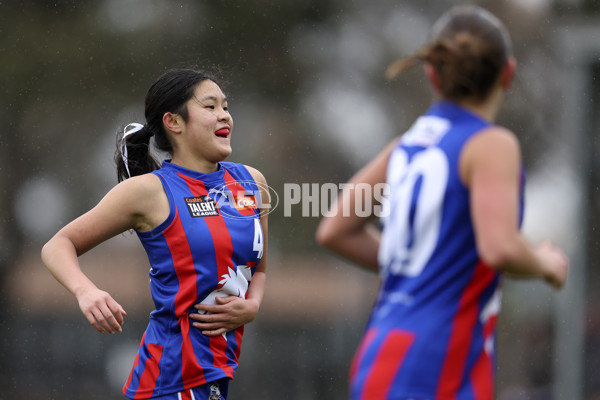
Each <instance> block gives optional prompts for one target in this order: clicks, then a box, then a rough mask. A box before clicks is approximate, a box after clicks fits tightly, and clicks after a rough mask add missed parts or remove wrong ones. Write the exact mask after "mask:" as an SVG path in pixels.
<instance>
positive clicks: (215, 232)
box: [179, 171, 236, 378]
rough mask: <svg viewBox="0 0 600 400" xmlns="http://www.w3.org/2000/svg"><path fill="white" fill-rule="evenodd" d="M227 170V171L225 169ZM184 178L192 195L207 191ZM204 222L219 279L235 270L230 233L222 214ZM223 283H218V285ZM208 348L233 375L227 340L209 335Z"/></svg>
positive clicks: (199, 183) (216, 361)
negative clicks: (229, 363) (212, 247)
mask: <svg viewBox="0 0 600 400" xmlns="http://www.w3.org/2000/svg"><path fill="white" fill-rule="evenodd" d="M225 172H227V171H225ZM179 176H180V177H181V178H182V179H184V180H185V181H186V183H187V185H188V187H189V189H190V191H191V192H192V195H194V196H206V195H208V191H207V190H206V186H205V185H204V182H202V181H199V180H196V179H191V178H189V177H187V176H185V175H181V174H180V175H179ZM204 222H205V223H206V226H207V227H208V230H209V232H210V235H211V237H212V240H213V245H214V249H215V259H216V264H217V279H218V280H219V281H220V280H221V278H222V277H223V276H226V275H229V269H230V268H231V269H232V270H235V268H236V267H235V265H234V264H233V259H232V257H233V244H232V242H231V235H230V234H229V230H228V228H227V225H226V224H225V221H224V220H223V216H222V215H219V216H214V217H205V218H204ZM221 286H223V284H221V283H219V287H221ZM209 349H210V351H211V352H212V353H213V365H214V366H215V367H217V368H221V369H223V370H224V371H225V373H226V374H227V375H228V376H229V377H231V378H232V377H233V368H232V367H231V366H229V365H227V361H229V358H228V357H227V354H226V353H225V350H226V349H227V340H226V339H225V338H224V337H223V336H217V337H211V338H210V341H209Z"/></svg>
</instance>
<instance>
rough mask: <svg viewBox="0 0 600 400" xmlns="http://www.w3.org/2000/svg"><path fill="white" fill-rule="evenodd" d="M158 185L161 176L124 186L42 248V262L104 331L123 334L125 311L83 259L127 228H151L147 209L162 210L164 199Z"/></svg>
mask: <svg viewBox="0 0 600 400" xmlns="http://www.w3.org/2000/svg"><path fill="white" fill-rule="evenodd" d="M157 185H160V182H159V181H158V178H156V177H154V176H151V175H147V176H140V177H136V178H131V179H128V180H126V181H124V182H122V183H120V184H119V185H117V186H115V187H114V188H113V189H112V190H111V191H110V192H108V193H107V194H106V196H105V197H104V198H103V199H102V200H101V201H100V202H99V203H98V205H97V206H96V207H94V208H93V209H92V210H90V211H88V212H87V213H85V214H83V215H82V216H80V217H79V218H77V219H75V220H74V221H72V222H71V223H69V224H68V225H66V226H65V227H64V228H62V229H61V230H60V231H59V232H58V233H56V235H54V237H52V238H51V239H50V240H49V241H48V242H47V243H46V244H45V245H44V247H43V248H42V261H43V262H44V264H45V265H46V267H47V268H48V270H50V272H51V273H52V275H53V276H54V277H55V278H56V280H58V281H59V282H60V283H61V284H62V285H63V286H64V287H65V288H66V289H67V290H68V291H69V292H71V293H72V294H73V295H74V296H75V297H76V298H77V301H78V303H79V307H80V309H81V311H82V313H83V314H84V315H85V317H86V318H87V320H88V321H89V322H90V324H92V326H94V328H96V330H98V331H99V332H101V333H105V332H109V333H115V332H117V331H119V332H120V331H121V326H122V325H123V316H124V315H126V313H125V310H123V307H121V305H120V304H118V303H117V302H116V301H115V300H114V299H113V298H112V297H111V296H110V294H108V293H106V292H105V291H103V290H100V289H99V288H98V287H97V286H96V285H95V284H94V283H93V282H92V281H91V280H90V279H89V278H88V277H87V276H86V275H85V274H84V273H83V272H82V270H81V268H80V265H79V260H78V256H80V255H82V254H84V253H85V252H87V251H89V250H90V249H92V248H93V247H95V246H97V245H98V244H100V243H102V242H103V241H105V240H107V239H109V238H111V237H113V236H115V235H117V234H119V233H121V232H124V231H126V230H129V229H139V230H147V229H148V228H149V226H150V224H152V222H151V220H150V219H149V218H148V217H147V216H146V213H145V212H144V210H151V209H155V210H156V209H157V207H156V206H157V204H156V203H153V204H151V203H152V202H153V201H156V200H157V198H158V199H160V197H159V196H157V194H159V195H160V193H161V192H157V190H159V189H158V188H159V187H158V186H157ZM161 187H162V186H161ZM160 190H162V189H160ZM165 200H166V196H165ZM167 207H168V204H167ZM167 213H168V208H167ZM160 217H162V215H158V214H156V216H155V218H160Z"/></svg>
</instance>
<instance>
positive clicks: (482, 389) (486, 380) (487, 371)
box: [471, 315, 498, 400]
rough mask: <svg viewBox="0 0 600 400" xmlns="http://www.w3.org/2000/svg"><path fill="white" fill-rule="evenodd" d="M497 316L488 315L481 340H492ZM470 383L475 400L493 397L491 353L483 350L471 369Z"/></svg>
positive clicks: (493, 384) (485, 399) (493, 383)
mask: <svg viewBox="0 0 600 400" xmlns="http://www.w3.org/2000/svg"><path fill="white" fill-rule="evenodd" d="M497 320H498V316H497V315H494V316H492V317H490V318H489V319H488V320H487V322H486V323H485V325H484V327H483V340H484V341H487V340H493V334H494V330H495V328H496V321H497ZM471 384H472V386H473V393H474V396H475V400H487V399H493V398H494V391H495V387H494V386H495V382H494V362H493V360H492V355H491V354H489V353H488V352H487V351H483V352H482V353H481V356H480V357H479V359H478V360H477V362H476V363H475V366H474V367H473V370H472V371H471Z"/></svg>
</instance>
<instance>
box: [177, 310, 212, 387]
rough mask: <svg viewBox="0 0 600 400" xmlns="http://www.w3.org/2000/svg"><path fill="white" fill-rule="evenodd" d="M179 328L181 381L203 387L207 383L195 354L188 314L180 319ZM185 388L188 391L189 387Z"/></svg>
mask: <svg viewBox="0 0 600 400" xmlns="http://www.w3.org/2000/svg"><path fill="white" fill-rule="evenodd" d="M179 326H180V327H181V379H182V380H183V382H184V383H185V382H193V383H194V386H197V385H202V384H204V383H206V380H205V379H204V369H203V368H202V367H201V366H200V364H199V363H198V359H197V358H196V353H194V347H193V346H192V339H191V338H190V319H189V317H188V315H187V314H185V315H183V316H182V317H180V318H179ZM184 371H185V374H184V373H183V372H184ZM199 380H200V381H199ZM184 387H185V386H184ZM185 388H186V389H188V387H185Z"/></svg>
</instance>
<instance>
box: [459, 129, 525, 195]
mask: <svg viewBox="0 0 600 400" xmlns="http://www.w3.org/2000/svg"><path fill="white" fill-rule="evenodd" d="M520 164H521V146H520V144H519V140H518V138H517V136H516V135H515V134H514V133H513V132H511V131H510V130H508V129H506V128H503V127H501V126H490V127H488V128H485V129H483V130H481V131H480V132H478V133H477V134H475V135H473V136H472V137H471V138H470V139H469V140H468V141H467V142H466V143H465V145H464V147H463V149H462V151H461V155H460V170H461V172H460V173H461V177H462V179H463V181H464V182H466V183H468V182H469V181H470V177H471V176H472V175H473V173H474V172H475V171H505V172H507V173H510V174H513V172H514V170H517V169H518V168H519V166H520Z"/></svg>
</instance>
